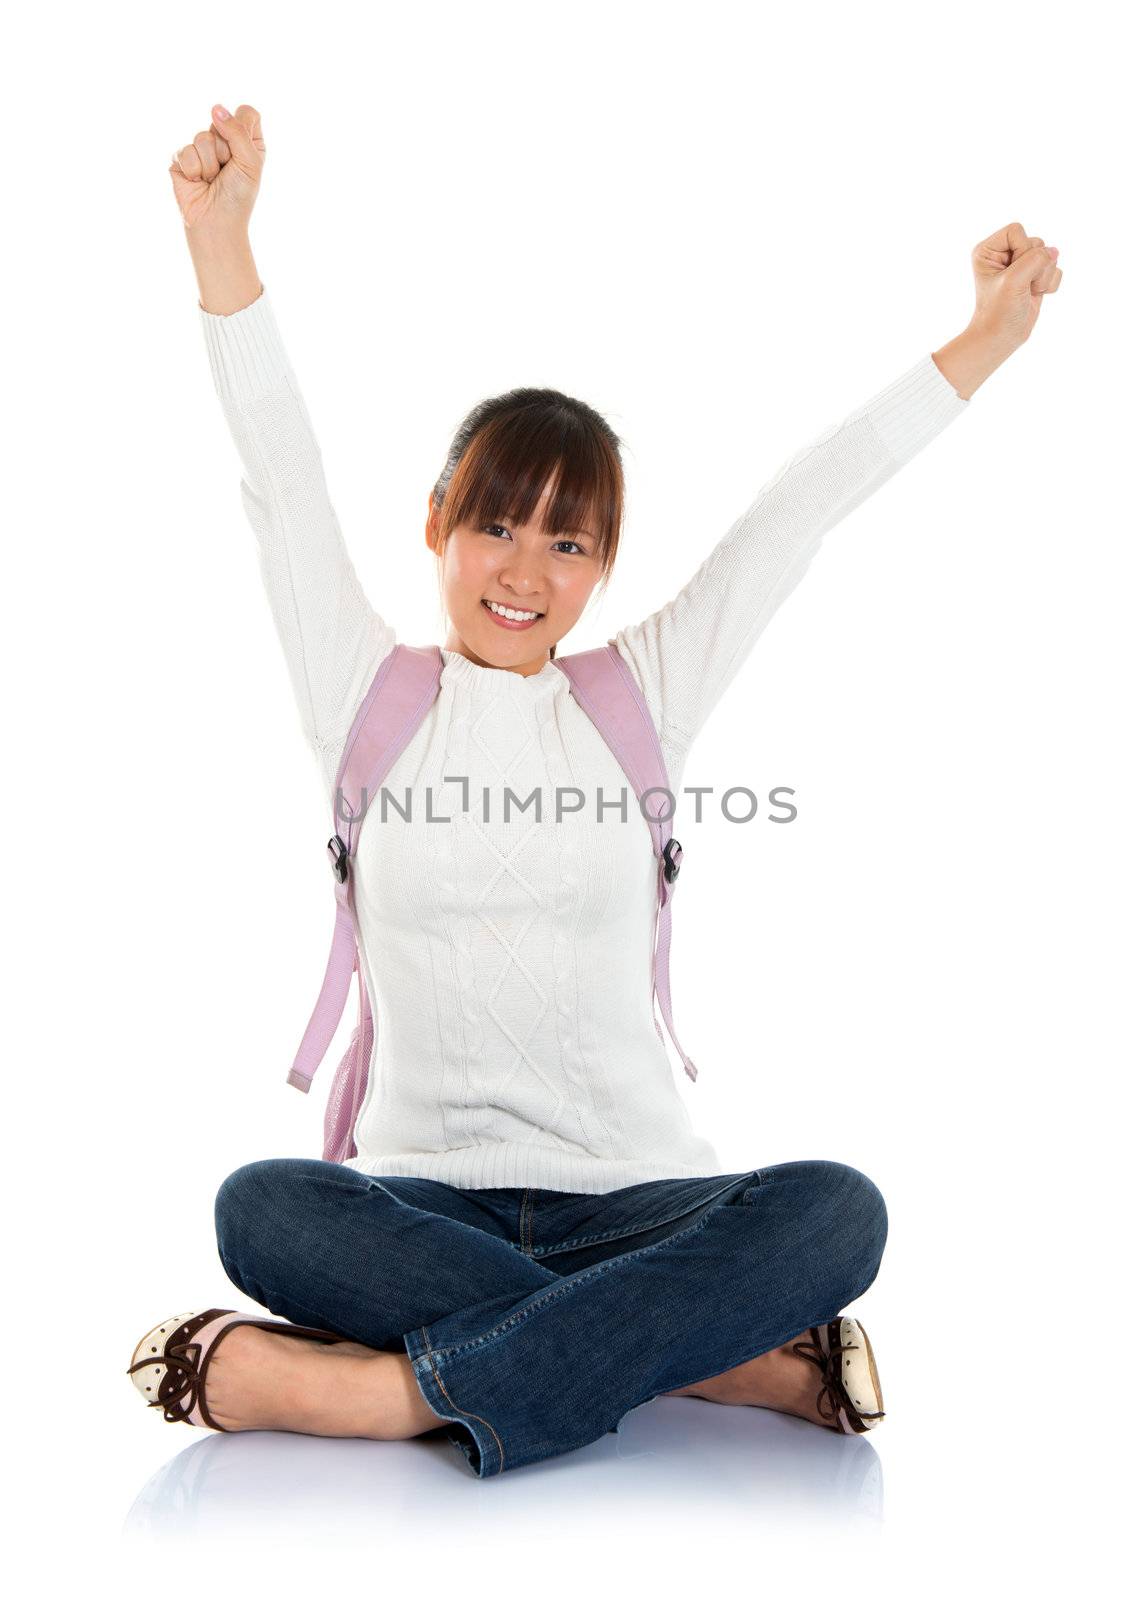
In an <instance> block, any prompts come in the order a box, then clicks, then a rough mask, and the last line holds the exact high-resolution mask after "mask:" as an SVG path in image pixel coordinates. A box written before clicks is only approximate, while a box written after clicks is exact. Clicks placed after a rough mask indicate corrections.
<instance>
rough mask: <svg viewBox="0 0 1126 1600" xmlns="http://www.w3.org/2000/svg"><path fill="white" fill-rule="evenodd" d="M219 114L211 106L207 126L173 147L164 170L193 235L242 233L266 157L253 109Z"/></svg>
mask: <svg viewBox="0 0 1126 1600" xmlns="http://www.w3.org/2000/svg"><path fill="white" fill-rule="evenodd" d="M222 112H223V107H222V106H218V105H217V106H213V107H212V115H213V116H214V118H215V120H214V121H213V122H212V124H211V126H210V128H205V129H204V130H203V131H202V132H201V133H197V134H196V136H195V138H194V140H193V141H192V143H191V144H186V145H184V147H183V149H181V150H177V152H176V154H175V156H174V157H173V159H172V161H171V163H170V165H169V168H168V170H169V172H170V173H171V174H172V188H173V191H174V193H175V195H176V204H177V205H178V206H179V207H180V214H181V216H182V217H183V219H184V226H185V228H190V229H191V231H192V233H193V235H195V236H196V237H197V238H198V237H200V236H201V235H208V234H211V233H214V234H216V235H229V234H231V233H232V232H241V233H245V232H246V230H247V228H248V227H249V223H250V213H251V212H252V211H253V209H254V202H255V200H256V199H257V198H258V185H259V182H260V180H261V177H262V167H263V165H264V163H265V160H266V141H265V140H264V139H263V137H262V119H261V117H260V116H259V115H258V113H257V111H255V109H254V107H253V106H239V108H238V110H237V111H235V112H234V113H233V114H232V115H228V116H226V117H224V116H223V115H222Z"/></svg>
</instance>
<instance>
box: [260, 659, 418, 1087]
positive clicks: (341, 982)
mask: <svg viewBox="0 0 1126 1600" xmlns="http://www.w3.org/2000/svg"><path fill="white" fill-rule="evenodd" d="M441 675H442V655H441V651H440V650H439V648H438V646H437V645H425V646H423V645H406V644H399V645H396V646H395V647H394V649H392V650H391V651H390V653H389V654H388V655H387V656H386V658H385V659H384V660H383V661H382V662H381V663H380V665H379V669H378V671H377V672H376V674H375V677H374V678H373V679H372V681H371V686H370V688H369V689H368V692H367V694H366V695H365V696H364V698H363V701H362V702H361V705H360V708H359V710H358V711H357V712H356V715H355V717H354V718H353V721H352V726H351V729H350V730H349V733H348V737H347V739H346V740H345V742H344V749H343V751H342V752H341V756H340V762H339V765H338V767H337V773H336V784H335V787H334V790H333V826H334V828H335V832H334V833H333V836H332V838H331V839H330V840H329V842H328V847H327V848H328V855H329V861H330V863H331V865H332V871H333V875H334V877H335V879H336V884H335V893H336V924H335V927H334V929H333V935H332V946H331V949H330V950H329V957H328V965H327V967H326V968H325V975H324V980H323V982H322V983H321V992H320V995H319V996H318V998H317V1003H316V1005H315V1006H314V1008H313V1014H312V1016H311V1017H310V1018H309V1022H308V1025H307V1027H306V1029H305V1033H304V1036H303V1037H302V1040H301V1043H300V1045H299V1046H298V1050H297V1054H296V1056H295V1057H294V1060H293V1065H292V1067H290V1069H289V1073H288V1075H287V1077H286V1082H287V1083H291V1084H293V1086H294V1088H295V1089H300V1090H301V1091H302V1093H304V1094H307V1093H308V1092H309V1088H310V1086H311V1085H312V1082H313V1075H314V1073H315V1072H316V1070H317V1068H318V1067H319V1066H320V1064H321V1062H322V1061H323V1060H324V1057H325V1052H326V1051H327V1049H328V1047H329V1045H330V1044H331V1043H332V1039H333V1035H334V1034H335V1033H336V1030H337V1027H338V1026H339V1024H340V1018H341V1016H342V1015H343V1012H344V1006H345V1002H346V1001H347V999H348V991H349V989H350V988H351V986H352V973H353V972H354V971H355V970H356V967H357V965H358V951H357V946H356V914H355V905H354V903H353V899H352V873H351V871H350V870H349V863H350V862H351V860H352V858H353V857H354V855H355V851H356V845H357V842H358V840H359V835H360V829H361V828H362V826H363V821H364V817H365V815H366V814H367V808H368V797H369V795H372V794H374V793H375V792H376V791H377V790H378V788H379V785H380V784H381V783H382V782H383V780H384V778H385V777H386V776H387V773H388V772H389V771H390V769H391V767H392V766H393V765H394V763H395V761H396V760H397V758H398V757H399V755H400V754H401V753H402V751H403V749H404V747H405V746H406V745H407V744H408V743H409V741H410V739H411V737H412V735H413V734H414V732H415V729H416V728H417V727H418V725H419V723H420V722H421V721H422V719H423V717H424V716H425V715H426V713H427V711H428V710H429V709H430V706H431V705H432V704H433V701H434V698H435V696H436V695H437V693H438V685H439V679H440V678H441Z"/></svg>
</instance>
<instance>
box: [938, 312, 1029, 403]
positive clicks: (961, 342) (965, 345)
mask: <svg viewBox="0 0 1126 1600" xmlns="http://www.w3.org/2000/svg"><path fill="white" fill-rule="evenodd" d="M1012 353H1013V352H1012V350H1011V349H1010V348H1008V347H1007V346H1006V345H1005V344H1004V343H1003V342H1002V341H1001V340H999V339H997V338H996V336H994V335H992V334H990V333H989V332H988V331H987V330H986V329H984V328H980V327H977V326H975V324H974V323H972V322H971V323H970V324H969V325H968V326H967V327H966V328H964V329H963V330H962V332H961V333H959V334H958V335H956V337H955V338H953V339H951V340H950V341H949V343H948V344H944V345H943V346H942V348H941V349H940V350H932V351H931V360H932V361H933V362H934V364H935V366H936V367H937V368H938V370H939V371H940V372H941V373H942V376H943V377H944V378H945V379H946V381H947V382H948V383H951V384H953V386H954V388H955V389H957V391H958V393H959V395H960V396H961V398H962V399H963V400H968V399H969V398H970V396H971V395H972V394H973V392H974V390H975V389H979V388H980V387H981V385H982V384H983V383H984V382H985V380H986V378H988V377H989V376H990V374H991V373H994V372H996V370H997V368H998V367H999V366H1000V365H1001V363H1002V362H1003V361H1007V360H1008V358H1009V357H1010V356H1011V355H1012Z"/></svg>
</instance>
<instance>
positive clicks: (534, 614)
mask: <svg viewBox="0 0 1126 1600" xmlns="http://www.w3.org/2000/svg"><path fill="white" fill-rule="evenodd" d="M481 604H482V605H483V606H484V608H485V610H486V611H487V612H488V613H489V615H490V616H493V617H500V620H501V621H502V622H511V621H514V620H516V619H514V618H512V617H505V616H504V615H503V614H502V613H501V612H499V611H495V610H494V609H493V606H494V604H495V605H501V604H503V602H502V601H499V600H498V601H495V602H490V601H489V600H482V601H481ZM507 609H508V610H509V611H530V612H531V616H529V617H527V618H520V619H519V620H520V621H528V622H538V621H539V619H540V618H541V617H542V616H543V615H544V613H543V612H542V611H532V608H531V606H508V607H507Z"/></svg>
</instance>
